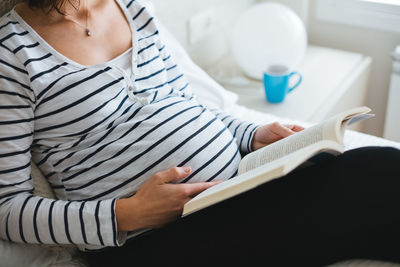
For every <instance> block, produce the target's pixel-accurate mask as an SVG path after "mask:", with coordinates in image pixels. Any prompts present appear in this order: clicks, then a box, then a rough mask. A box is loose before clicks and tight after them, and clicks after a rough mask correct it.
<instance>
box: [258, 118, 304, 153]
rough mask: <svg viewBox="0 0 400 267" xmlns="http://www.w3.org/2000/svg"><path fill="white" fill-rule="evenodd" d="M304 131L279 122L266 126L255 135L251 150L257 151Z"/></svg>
mask: <svg viewBox="0 0 400 267" xmlns="http://www.w3.org/2000/svg"><path fill="white" fill-rule="evenodd" d="M302 130H304V128H303V127H301V126H299V125H289V124H280V123H279V122H274V123H271V124H267V125H264V126H262V127H260V128H258V129H257V131H256V132H255V133H254V137H253V141H252V142H251V149H252V150H253V151H254V150H257V149H259V148H262V147H264V146H267V145H269V144H272V143H274V142H276V141H278V140H281V139H282V138H285V137H288V136H289V135H292V134H294V133H295V132H300V131H302Z"/></svg>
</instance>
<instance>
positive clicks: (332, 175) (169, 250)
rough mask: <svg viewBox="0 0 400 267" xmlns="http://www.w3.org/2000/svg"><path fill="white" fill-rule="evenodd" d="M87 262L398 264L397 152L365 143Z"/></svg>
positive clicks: (90, 257) (399, 164)
mask: <svg viewBox="0 0 400 267" xmlns="http://www.w3.org/2000/svg"><path fill="white" fill-rule="evenodd" d="M84 254H85V256H86V258H87V259H88V261H89V262H90V264H91V266H96V267H97V266H164V265H165V266H228V265H233V266H326V265H328V264H331V263H334V262H337V261H341V260H345V259H354V258H363V259H376V260H385V261H396V262H400V150H397V149H393V148H376V147H368V148H362V149H357V150H352V151H348V152H346V153H344V154H343V155H340V156H338V157H336V158H334V159H329V160H325V161H323V162H321V163H319V164H317V165H314V166H311V167H307V168H303V169H299V170H297V171H295V172H293V173H291V174H289V175H287V176H285V177H283V178H280V179H277V180H274V181H271V182H269V183H267V184H264V185H262V186H260V187H258V188H256V189H253V190H251V191H248V192H246V193H243V194H241V195H238V196H236V197H234V198H231V199H229V200H226V201H223V202H221V203H219V204H216V205H214V206H211V207H209V208H207V209H204V210H202V211H199V212H197V213H194V214H192V215H189V216H187V217H184V218H182V219H180V220H178V221H176V222H174V223H171V224H169V225H167V226H165V227H164V228H162V229H158V230H154V231H151V232H149V233H147V234H144V235H143V236H140V237H137V238H135V239H133V240H131V241H128V242H127V244H125V245H124V246H123V247H120V248H110V249H106V250H105V251H101V252H94V253H84Z"/></svg>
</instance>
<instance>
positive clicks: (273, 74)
mask: <svg viewBox="0 0 400 267" xmlns="http://www.w3.org/2000/svg"><path fill="white" fill-rule="evenodd" d="M294 76H298V81H297V82H296V84H295V85H293V86H290V81H291V80H292V77H294ZM302 80H303V77H302V75H301V74H300V73H299V72H296V71H294V72H289V68H287V67H285V66H282V65H272V66H270V67H269V68H268V69H267V71H266V72H265V73H264V89H265V94H266V98H267V101H268V102H270V103H281V102H283V100H285V97H286V95H287V94H288V93H290V92H292V91H293V90H294V89H296V88H297V87H298V86H299V85H300V84H301V82H302Z"/></svg>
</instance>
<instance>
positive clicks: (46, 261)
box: [0, 25, 400, 267]
mask: <svg viewBox="0 0 400 267" xmlns="http://www.w3.org/2000/svg"><path fill="white" fill-rule="evenodd" d="M160 27H161V29H160V32H161V34H162V35H163V37H164V39H165V42H166V43H167V45H169V49H170V51H171V52H172V54H173V55H174V56H175V59H176V61H177V62H178V64H179V65H180V67H181V68H182V69H183V71H184V73H185V75H186V77H187V79H188V80H189V81H190V83H191V86H192V88H193V91H194V92H195V94H196V95H198V97H199V98H200V99H201V101H202V102H203V103H205V104H207V105H209V106H218V107H220V108H222V109H224V110H226V111H228V112H230V113H232V114H233V115H235V116H236V117H238V118H242V119H246V120H250V121H253V122H256V123H258V124H264V123H269V122H273V121H280V122H283V123H298V124H301V125H304V126H308V125H309V123H307V122H298V121H292V120H291V119H290V118H279V117H276V116H274V115H271V114H264V113H261V112H258V111H255V110H251V109H248V108H246V107H243V106H239V105H237V104H236V100H237V95H235V94H233V93H231V92H229V91H226V90H225V89H224V88H222V87H221V86H220V85H219V84H218V83H217V82H215V81H214V80H213V79H211V78H210V77H209V76H208V75H207V74H206V73H205V72H204V71H203V70H202V69H200V68H199V67H198V66H197V65H196V64H195V63H194V62H193V61H192V60H191V59H190V58H189V56H188V55H187V53H186V52H185V50H184V49H183V48H182V47H181V45H180V44H179V43H178V42H177V41H176V39H175V38H174V37H173V36H172V35H171V34H169V33H168V31H167V30H166V29H165V28H164V27H163V26H162V25H160ZM345 144H346V149H351V148H356V147H362V146H394V147H397V148H400V143H396V142H391V141H388V140H385V139H382V138H378V137H374V136H371V135H366V134H361V133H357V132H353V131H348V132H347V133H346V136H345ZM32 176H33V178H34V182H35V187H36V192H37V194H40V195H44V196H48V197H52V196H53V195H52V193H51V191H49V190H50V189H49V187H48V184H47V183H46V181H45V180H44V178H43V177H42V176H41V174H40V173H39V172H38V170H37V169H36V168H35V166H33V169H32ZM75 251H76V250H75V249H70V248H64V247H44V246H39V245H35V246H34V245H25V244H14V243H9V242H6V241H1V240H0V259H1V261H0V267H3V266H4V267H13V266H15V267H20V266H33V267H36V266H37V267H45V266H71V267H72V266H85V264H84V263H83V262H81V261H80V260H79V258H77V257H76V255H75V253H74V252H75ZM346 266H349V265H346ZM354 266H356V265H354ZM357 266H361V265H357ZM362 266H375V265H374V264H371V265H368V262H366V261H364V264H363V265H362ZM380 266H382V265H380ZM385 266H389V265H385ZM393 266H394V265H393ZM396 266H397V265H396Z"/></svg>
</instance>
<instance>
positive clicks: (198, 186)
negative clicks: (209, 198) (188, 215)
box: [179, 181, 221, 200]
mask: <svg viewBox="0 0 400 267" xmlns="http://www.w3.org/2000/svg"><path fill="white" fill-rule="evenodd" d="M219 183H221V181H214V182H202V183H193V184H179V186H180V187H181V189H182V191H183V192H184V194H185V196H186V197H188V200H190V198H193V197H195V196H197V195H198V194H200V193H201V192H203V191H204V190H206V189H208V188H210V187H212V186H214V185H217V184H219Z"/></svg>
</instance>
